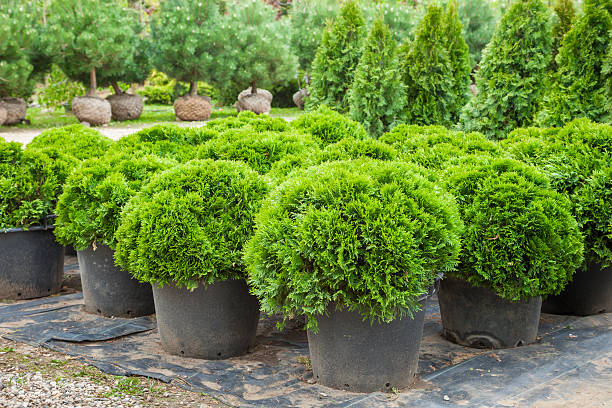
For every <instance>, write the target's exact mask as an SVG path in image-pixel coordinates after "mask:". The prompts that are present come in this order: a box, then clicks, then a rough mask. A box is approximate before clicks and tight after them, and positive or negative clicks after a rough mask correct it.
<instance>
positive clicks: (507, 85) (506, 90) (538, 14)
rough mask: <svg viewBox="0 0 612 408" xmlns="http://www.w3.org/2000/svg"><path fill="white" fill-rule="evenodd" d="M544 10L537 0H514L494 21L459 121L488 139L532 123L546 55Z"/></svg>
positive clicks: (548, 55) (547, 18)
mask: <svg viewBox="0 0 612 408" xmlns="http://www.w3.org/2000/svg"><path fill="white" fill-rule="evenodd" d="M551 43H552V36H551V27H550V10H549V9H548V7H546V6H545V5H544V3H543V2H542V0H516V1H515V2H514V3H513V4H512V5H511V6H510V8H509V9H508V10H507V11H506V13H505V14H504V16H503V17H502V19H501V21H500V22H499V24H498V26H497V28H496V30H495V34H493V38H492V39H491V42H490V43H489V45H488V46H487V48H486V49H485V52H484V54H483V58H482V61H481V64H480V69H479V70H478V73H477V74H476V86H477V88H478V94H477V95H476V96H475V97H473V98H472V99H471V100H470V102H468V104H467V105H466V106H465V107H464V109H463V112H462V114H461V122H462V126H463V128H464V129H465V130H468V131H479V132H482V133H484V134H486V135H487V136H488V137H490V138H493V139H503V138H505V137H506V135H507V133H509V132H510V131H511V130H512V129H514V128H517V127H526V126H530V125H532V124H533V121H534V116H535V114H536V112H537V111H538V107H539V103H540V100H541V98H542V95H543V93H544V88H545V86H544V77H545V73H546V70H547V69H548V64H549V63H550V58H551Z"/></svg>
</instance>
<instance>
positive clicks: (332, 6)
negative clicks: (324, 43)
mask: <svg viewBox="0 0 612 408" xmlns="http://www.w3.org/2000/svg"><path fill="white" fill-rule="evenodd" d="M339 8H340V4H339V2H338V0H297V1H294V2H293V4H292V8H291V47H292V48H293V52H294V53H295V55H297V57H298V62H299V66H300V68H301V69H303V70H304V71H306V72H310V68H311V65H312V61H313V60H314V58H315V53H316V52H317V48H318V47H319V45H320V44H321V37H322V36H323V30H324V28H325V24H326V21H328V20H329V21H333V20H334V19H335V18H336V16H337V15H338V11H339Z"/></svg>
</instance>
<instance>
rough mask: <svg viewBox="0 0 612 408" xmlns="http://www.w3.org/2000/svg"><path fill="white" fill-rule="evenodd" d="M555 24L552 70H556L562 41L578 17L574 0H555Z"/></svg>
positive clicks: (553, 28)
mask: <svg viewBox="0 0 612 408" xmlns="http://www.w3.org/2000/svg"><path fill="white" fill-rule="evenodd" d="M553 10H554V12H555V13H554V14H553V25H552V37H553V42H552V59H551V61H550V69H551V71H556V70H557V68H558V66H557V61H556V57H557V54H558V53H559V48H560V47H561V42H562V41H563V37H565V34H567V32H568V31H569V30H570V28H572V23H573V22H574V18H575V17H576V8H575V6H574V0H555V4H554V5H553Z"/></svg>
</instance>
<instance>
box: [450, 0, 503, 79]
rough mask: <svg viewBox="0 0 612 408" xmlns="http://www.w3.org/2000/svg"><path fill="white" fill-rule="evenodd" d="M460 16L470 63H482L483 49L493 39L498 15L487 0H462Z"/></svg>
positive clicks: (473, 64) (474, 64)
mask: <svg viewBox="0 0 612 408" xmlns="http://www.w3.org/2000/svg"><path fill="white" fill-rule="evenodd" d="M459 17H460V19H461V24H463V35H464V37H465V42H466V43H467V45H468V47H469V49H470V64H471V65H472V67H474V66H476V65H478V64H479V63H480V60H481V58H482V51H483V50H484V48H485V47H486V46H487V44H488V43H489V41H491V37H492V36H493V31H494V30H495V25H496V24H497V19H498V15H497V13H495V12H494V11H493V8H492V6H491V3H490V2H489V1H487V0H461V1H460V2H459Z"/></svg>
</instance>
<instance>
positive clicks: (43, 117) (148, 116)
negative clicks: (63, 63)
mask: <svg viewBox="0 0 612 408" xmlns="http://www.w3.org/2000/svg"><path fill="white" fill-rule="evenodd" d="M301 112H302V111H300V110H299V109H298V108H297V107H296V108H272V112H270V114H271V115H272V116H298V115H299V114H301ZM236 114H237V112H236V109H235V108H234V107H233V106H225V107H223V108H213V112H212V114H211V119H217V118H225V117H228V116H235V115H236ZM26 117H27V119H28V120H29V121H30V122H31V123H30V124H29V125H26V124H21V125H16V126H15V127H16V128H21V129H47V128H53V127H58V126H66V125H72V124H75V123H79V122H78V120H77V119H76V117H75V116H74V115H73V114H72V113H68V112H64V111H63V110H56V111H47V110H46V109H42V108H28V114H27V116H26ZM175 121H176V117H175V116H174V109H173V107H172V106H167V105H146V106H145V107H144V110H143V112H142V115H141V116H140V118H138V119H136V120H126V121H122V122H115V121H111V123H110V124H109V126H116V127H129V126H133V125H140V124H147V123H151V124H153V123H167V122H175Z"/></svg>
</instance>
